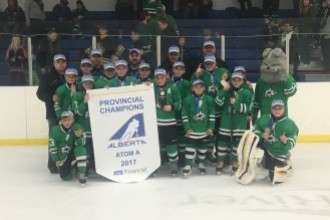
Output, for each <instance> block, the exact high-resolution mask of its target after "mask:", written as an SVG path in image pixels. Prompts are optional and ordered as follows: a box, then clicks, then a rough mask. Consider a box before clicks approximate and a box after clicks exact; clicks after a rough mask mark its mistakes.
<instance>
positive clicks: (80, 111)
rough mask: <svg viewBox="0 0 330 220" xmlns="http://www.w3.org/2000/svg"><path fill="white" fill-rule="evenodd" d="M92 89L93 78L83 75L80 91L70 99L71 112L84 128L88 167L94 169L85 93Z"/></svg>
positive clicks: (89, 75) (86, 95)
mask: <svg viewBox="0 0 330 220" xmlns="http://www.w3.org/2000/svg"><path fill="white" fill-rule="evenodd" d="M93 88H94V77H93V76H92V75H91V74H85V75H84V76H83V77H82V78H81V91H79V92H77V93H76V94H74V95H73V97H72V106H73V111H74V113H75V116H76V119H77V120H76V121H77V123H79V124H80V125H82V127H83V128H84V134H85V137H86V150H87V155H88V162H89V167H88V168H91V169H95V162H94V151H93V142H92V131H91V124H90V119H89V112H88V105H87V102H88V99H89V96H88V94H87V91H88V90H90V89H93Z"/></svg>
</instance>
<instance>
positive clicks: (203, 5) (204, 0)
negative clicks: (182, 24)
mask: <svg viewBox="0 0 330 220" xmlns="http://www.w3.org/2000/svg"><path fill="white" fill-rule="evenodd" d="M212 7H213V2H212V0H199V11H198V15H199V17H200V18H209V13H210V11H211V10H212Z"/></svg>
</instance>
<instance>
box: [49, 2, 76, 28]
mask: <svg viewBox="0 0 330 220" xmlns="http://www.w3.org/2000/svg"><path fill="white" fill-rule="evenodd" d="M68 4H69V2H68V0H60V3H59V4H57V5H55V6H54V7H53V10H52V20H53V21H55V22H56V23H55V27H56V30H58V32H59V33H69V32H71V29H72V21H73V15H72V12H71V9H70V8H69V7H68Z"/></svg>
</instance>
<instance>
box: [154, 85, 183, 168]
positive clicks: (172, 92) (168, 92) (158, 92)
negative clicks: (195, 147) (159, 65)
mask: <svg viewBox="0 0 330 220" xmlns="http://www.w3.org/2000/svg"><path fill="white" fill-rule="evenodd" d="M154 91H155V98H156V113H157V125H158V134H159V142H160V145H161V148H166V152H167V155H168V157H169V161H170V162H171V163H172V165H173V166H174V167H177V163H178V149H177V141H178V140H177V128H176V118H175V112H176V111H179V110H180V109H181V97H180V92H179V90H178V89H177V88H176V87H175V86H173V85H171V84H169V83H167V84H166V85H164V86H163V87H159V86H157V85H156V84H155V85H154ZM164 105H171V106H172V110H171V111H169V112H165V111H164V110H163V107H164Z"/></svg>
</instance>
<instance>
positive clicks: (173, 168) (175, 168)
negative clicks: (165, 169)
mask: <svg viewBox="0 0 330 220" xmlns="http://www.w3.org/2000/svg"><path fill="white" fill-rule="evenodd" d="M177 174H178V165H177V164H172V165H171V175H172V176H173V177H176V175H177Z"/></svg>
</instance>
